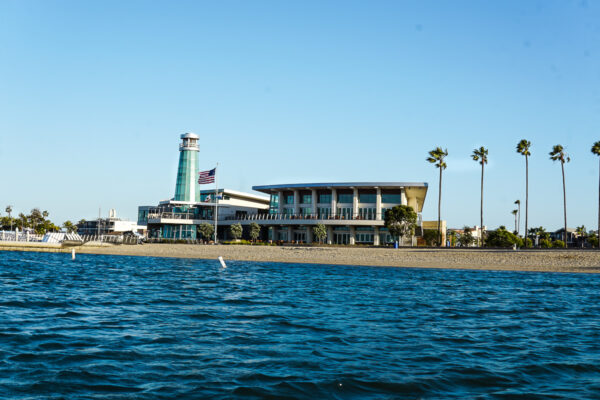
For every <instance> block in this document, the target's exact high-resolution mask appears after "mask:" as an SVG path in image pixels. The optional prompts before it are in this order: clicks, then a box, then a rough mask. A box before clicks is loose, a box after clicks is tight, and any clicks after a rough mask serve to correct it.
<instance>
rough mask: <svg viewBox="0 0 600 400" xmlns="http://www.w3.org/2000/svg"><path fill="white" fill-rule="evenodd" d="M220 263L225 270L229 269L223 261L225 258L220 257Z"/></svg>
mask: <svg viewBox="0 0 600 400" xmlns="http://www.w3.org/2000/svg"><path fill="white" fill-rule="evenodd" d="M219 262H220V263H221V266H222V267H223V268H227V265H226V264H225V260H223V257H221V256H219Z"/></svg>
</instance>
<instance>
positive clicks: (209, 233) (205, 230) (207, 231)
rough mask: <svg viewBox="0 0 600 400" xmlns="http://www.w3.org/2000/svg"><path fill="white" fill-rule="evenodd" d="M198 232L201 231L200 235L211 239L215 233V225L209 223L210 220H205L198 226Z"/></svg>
mask: <svg viewBox="0 0 600 400" xmlns="http://www.w3.org/2000/svg"><path fill="white" fill-rule="evenodd" d="M198 232H200V235H202V238H203V239H204V240H210V239H211V238H212V237H213V234H214V233H215V227H214V225H212V224H209V223H208V222H203V223H201V224H200V226H199V227H198Z"/></svg>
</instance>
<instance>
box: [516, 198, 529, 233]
mask: <svg viewBox="0 0 600 400" xmlns="http://www.w3.org/2000/svg"><path fill="white" fill-rule="evenodd" d="M515 204H516V205H517V207H518V208H517V210H518V211H519V223H518V224H517V236H518V235H519V233H520V232H521V200H515ZM525 236H527V232H525Z"/></svg>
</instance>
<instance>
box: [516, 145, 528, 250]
mask: <svg viewBox="0 0 600 400" xmlns="http://www.w3.org/2000/svg"><path fill="white" fill-rule="evenodd" d="M530 147H531V142H530V141H529V140H526V139H521V141H520V142H519V143H518V144H517V153H519V154H521V155H522V156H524V157H525V235H527V222H528V217H529V156H530V155H531V152H530V151H529V148H530ZM525 247H527V237H526V238H525Z"/></svg>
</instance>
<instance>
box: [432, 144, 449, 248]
mask: <svg viewBox="0 0 600 400" xmlns="http://www.w3.org/2000/svg"><path fill="white" fill-rule="evenodd" d="M447 156H448V149H446V150H442V148H441V147H436V148H435V149H433V150H431V151H430V152H429V157H427V161H429V162H430V163H432V164H435V167H436V168H439V169H440V188H439V196H438V246H441V245H442V227H441V221H442V220H441V210H442V170H444V169H446V161H444V159H445V158H446V157H447Z"/></svg>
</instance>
